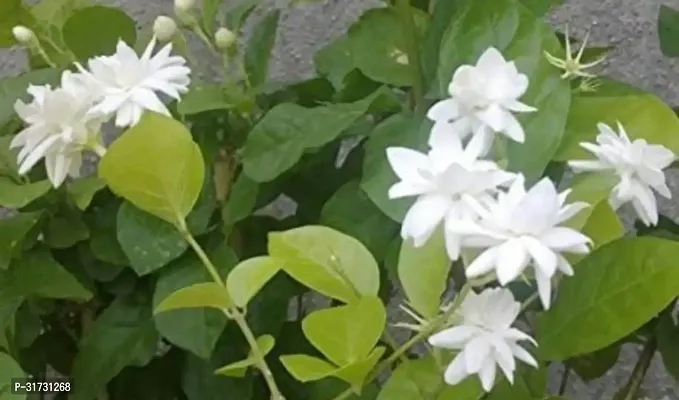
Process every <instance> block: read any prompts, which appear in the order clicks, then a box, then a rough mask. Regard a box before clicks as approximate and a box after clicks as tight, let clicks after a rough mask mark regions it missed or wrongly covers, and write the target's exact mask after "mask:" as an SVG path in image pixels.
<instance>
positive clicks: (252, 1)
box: [224, 0, 262, 32]
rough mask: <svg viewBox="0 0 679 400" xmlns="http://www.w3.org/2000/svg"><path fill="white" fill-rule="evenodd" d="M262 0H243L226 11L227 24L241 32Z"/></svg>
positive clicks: (235, 30)
mask: <svg viewBox="0 0 679 400" xmlns="http://www.w3.org/2000/svg"><path fill="white" fill-rule="evenodd" d="M261 2H262V0H243V1H240V2H238V4H236V5H235V6H233V7H231V8H229V9H228V10H227V11H226V18H225V21H224V22H225V25H226V27H227V28H229V29H230V30H232V31H233V32H240V30H241V28H242V27H243V24H244V23H245V21H246V20H247V19H248V17H249V16H250V14H252V12H253V11H254V10H255V8H256V7H257V6H258V5H259V3H261Z"/></svg>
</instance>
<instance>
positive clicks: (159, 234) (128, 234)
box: [117, 202, 188, 276]
mask: <svg viewBox="0 0 679 400" xmlns="http://www.w3.org/2000/svg"><path fill="white" fill-rule="evenodd" d="M117 226H118V234H117V237H118V242H119V243H120V246H121V247H122V249H123V252H125V255H126V256H127V258H128V259H129V260H130V263H131V266H132V268H133V269H134V270H135V272H136V273H137V274H138V275H139V276H143V275H146V274H150V273H151V272H153V271H156V270H158V269H160V268H162V267H163V266H165V265H167V264H168V263H169V262H170V261H172V260H174V259H176V258H178V257H179V256H181V255H182V254H183V253H184V251H185V250H186V249H187V247H188V244H187V243H186V241H185V240H184V238H183V237H182V235H181V234H180V233H179V232H178V231H177V230H176V229H175V227H174V226H172V225H170V224H169V223H167V222H165V221H163V220H162V219H160V218H157V217H155V216H153V215H151V214H148V213H146V212H144V211H142V210H140V209H138V208H136V207H135V206H133V205H132V204H131V203H128V202H125V203H123V205H122V206H120V209H119V210H118V221H117Z"/></svg>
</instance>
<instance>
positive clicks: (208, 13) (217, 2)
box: [202, 0, 222, 32]
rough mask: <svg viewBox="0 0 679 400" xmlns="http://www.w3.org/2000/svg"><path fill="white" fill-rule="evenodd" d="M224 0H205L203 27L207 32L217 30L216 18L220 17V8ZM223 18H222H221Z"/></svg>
mask: <svg viewBox="0 0 679 400" xmlns="http://www.w3.org/2000/svg"><path fill="white" fill-rule="evenodd" d="M221 5H222V0H203V7H202V14H203V28H205V32H214V31H215V19H218V18H217V17H220V12H219V11H220V8H221ZM219 19H221V18H219Z"/></svg>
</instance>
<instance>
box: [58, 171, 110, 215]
mask: <svg viewBox="0 0 679 400" xmlns="http://www.w3.org/2000/svg"><path fill="white" fill-rule="evenodd" d="M105 187H106V182H104V181H103V180H101V179H99V178H97V177H96V176H90V177H86V178H80V179H76V180H74V181H72V182H69V183H68V186H67V187H66V190H67V191H68V195H69V196H70V197H71V199H73V201H74V202H75V205H76V206H78V208H79V209H81V210H83V211H84V210H86V209H87V207H89V206H90V203H92V199H93V198H94V195H95V194H97V192H99V191H100V190H102V189H103V188H105Z"/></svg>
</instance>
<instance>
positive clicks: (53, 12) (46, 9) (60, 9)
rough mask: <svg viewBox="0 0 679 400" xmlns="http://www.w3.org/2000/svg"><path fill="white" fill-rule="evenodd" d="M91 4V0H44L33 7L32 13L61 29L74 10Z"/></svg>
mask: <svg viewBox="0 0 679 400" xmlns="http://www.w3.org/2000/svg"><path fill="white" fill-rule="evenodd" d="M91 5H93V4H92V2H91V1H90V0H42V1H41V2H40V3H38V4H36V5H35V6H33V7H31V14H33V16H34V17H35V19H36V20H38V21H40V23H43V24H48V25H50V26H53V27H56V28H57V29H59V31H61V28H62V27H63V26H64V23H66V20H68V18H69V17H70V16H71V15H72V14H73V12H75V11H76V10H79V9H81V8H85V7H89V6H91Z"/></svg>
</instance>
